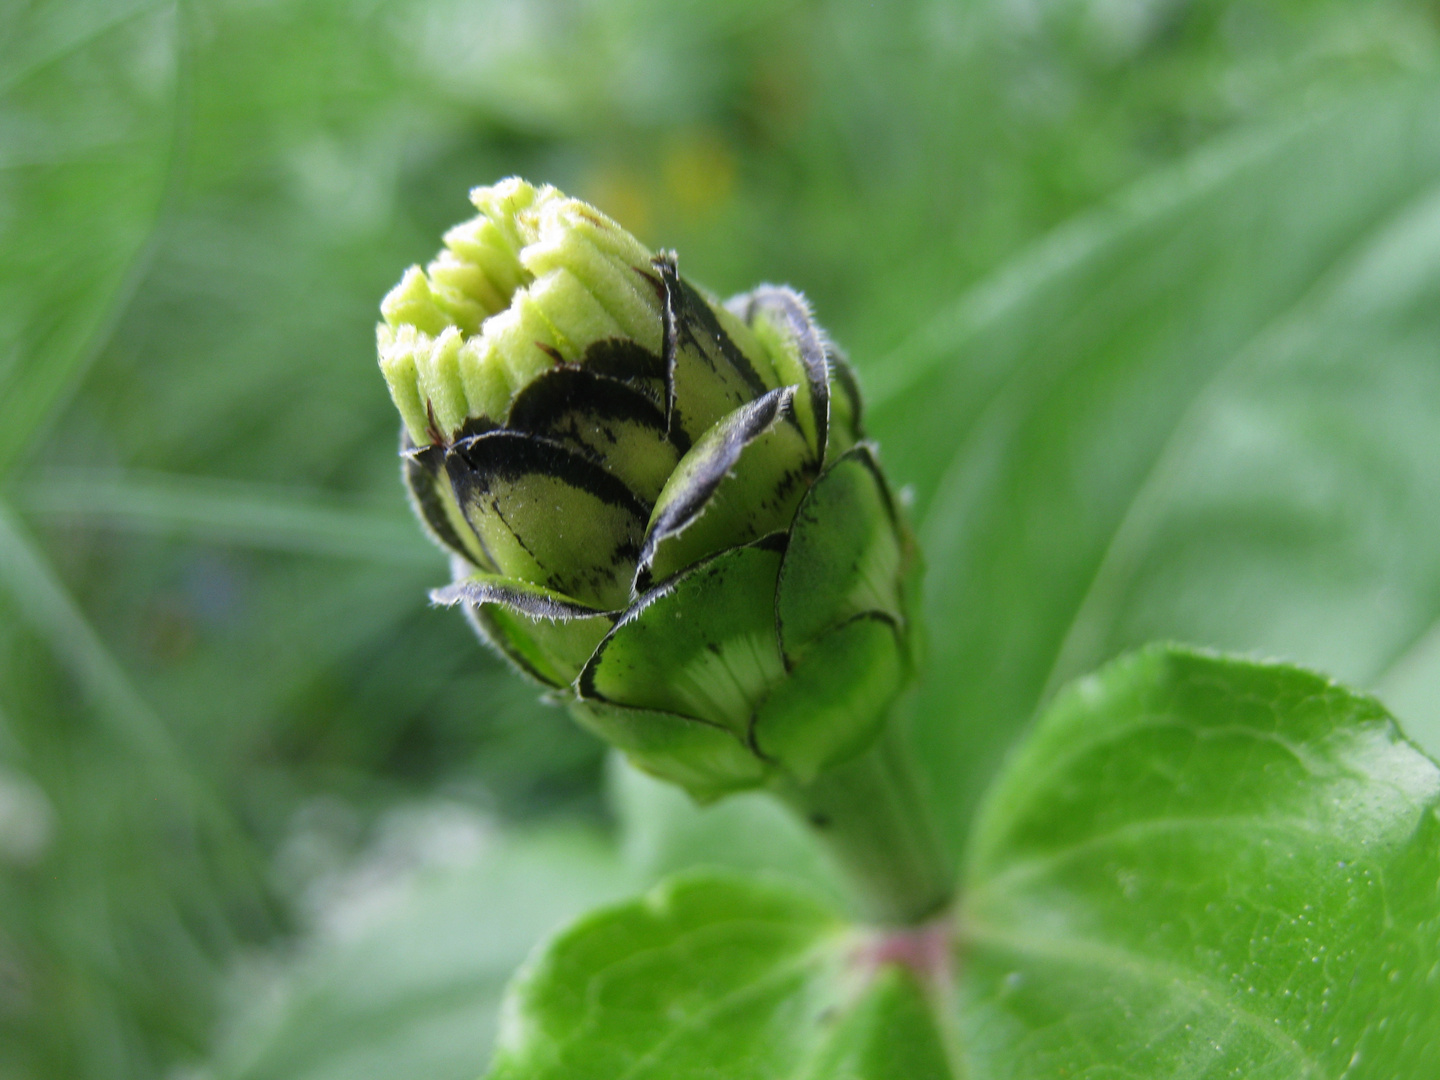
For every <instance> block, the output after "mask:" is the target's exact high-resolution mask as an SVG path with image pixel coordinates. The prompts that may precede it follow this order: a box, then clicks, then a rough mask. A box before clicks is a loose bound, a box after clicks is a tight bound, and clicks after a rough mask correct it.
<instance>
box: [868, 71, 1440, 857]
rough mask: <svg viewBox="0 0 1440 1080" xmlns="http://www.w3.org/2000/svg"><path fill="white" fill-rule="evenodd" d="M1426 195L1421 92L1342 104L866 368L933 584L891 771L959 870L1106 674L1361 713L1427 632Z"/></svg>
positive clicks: (1432, 456) (1146, 188)
mask: <svg viewBox="0 0 1440 1080" xmlns="http://www.w3.org/2000/svg"><path fill="white" fill-rule="evenodd" d="M1437 191H1440V114H1437V112H1436V110H1435V109H1434V87H1433V84H1429V83H1426V84H1423V85H1421V86H1419V87H1416V86H1414V85H1408V84H1396V85H1393V86H1391V87H1389V88H1386V89H1382V90H1375V89H1372V90H1369V91H1366V92H1363V93H1354V94H1352V95H1350V96H1349V97H1348V98H1347V99H1345V100H1343V101H1338V102H1331V103H1330V104H1329V105H1327V106H1326V107H1325V108H1324V109H1321V110H1318V111H1315V112H1312V113H1311V114H1309V115H1308V116H1306V117H1304V118H1302V119H1287V120H1285V121H1283V122H1277V123H1271V124H1265V125H1257V126H1255V127H1254V128H1252V129H1251V130H1249V131H1247V132H1244V133H1242V134H1241V135H1239V136H1235V137H1231V138H1227V139H1225V140H1223V141H1221V142H1219V143H1217V144H1216V145H1213V146H1211V147H1210V148H1208V149H1206V150H1205V151H1203V152H1201V153H1199V154H1197V155H1195V156H1194V157H1193V158H1192V159H1191V160H1189V161H1186V162H1184V163H1183V164H1182V165H1181V166H1180V167H1178V168H1176V169H1174V170H1172V171H1169V172H1168V173H1165V174H1160V175H1157V176H1155V177H1153V178H1151V179H1150V180H1148V181H1146V182H1145V183H1143V184H1141V185H1139V186H1138V187H1137V188H1135V189H1134V190H1133V191H1131V192H1130V193H1128V194H1127V195H1125V196H1124V197H1123V198H1121V199H1118V200H1116V201H1115V202H1114V203H1113V204H1112V205H1110V206H1106V207H1102V208H1101V209H1100V210H1098V211H1096V212H1095V213H1093V214H1090V215H1087V216H1086V217H1084V218H1082V219H1080V220H1078V221H1076V222H1074V223H1072V224H1071V225H1070V226H1067V227H1066V228H1064V229H1061V230H1059V231H1058V232H1057V233H1056V234H1055V235H1054V236H1053V237H1052V238H1050V240H1048V241H1047V242H1046V243H1044V244H1042V245H1041V246H1040V247H1039V249H1038V250H1036V251H1035V252H1033V253H1031V255H1030V256H1028V257H1026V258H1023V259H1020V260H1017V261H1016V262H1015V263H1014V264H1013V265H1011V266H1010V267H1007V268H1006V269H1005V270H1003V271H1002V272H1001V273H1000V274H998V275H996V277H995V278H994V279H993V280H992V281H991V282H989V283H987V284H986V285H985V286H983V287H981V288H979V289H976V290H974V291H973V292H972V293H970V294H969V295H968V296H966V297H965V298H964V299H963V301H962V302H961V303H960V304H959V305H957V307H956V308H955V309H954V310H953V311H951V312H950V313H948V314H947V315H946V316H945V317H943V318H942V319H941V320H939V321H938V322H937V323H936V324H935V325H934V326H932V327H931V328H930V329H928V330H927V331H925V332H924V333H922V334H921V335H919V336H918V337H917V338H916V339H915V340H914V341H912V342H911V343H910V344H909V345H908V346H907V347H906V348H905V349H903V350H902V351H901V352H900V353H897V354H896V355H895V356H894V357H892V359H891V361H890V363H889V365H887V366H885V367H884V368H882V370H881V371H879V372H877V375H876V378H874V379H873V380H872V384H878V386H877V389H878V390H879V391H880V393H879V394H878V396H877V399H876V400H875V401H874V402H873V404H874V408H872V410H871V412H870V426H871V429H872V430H873V431H874V432H875V433H876V435H877V436H878V437H879V439H880V442H881V444H882V445H883V447H884V449H885V452H886V464H887V470H888V471H889V473H890V475H891V476H893V477H894V478H895V479H896V481H897V482H899V483H906V484H913V485H914V486H915V491H916V496H917V501H918V505H919V506H920V508H921V510H922V513H923V517H922V522H923V525H922V530H921V533H922V544H921V547H922V550H923V551H924V553H925V557H926V561H927V565H928V566H929V568H930V570H929V573H928V576H927V582H926V589H925V596H926V601H927V607H928V611H929V619H928V624H929V630H930V631H931V636H930V651H929V660H928V676H927V678H926V680H925V685H924V686H923V687H922V689H921V692H920V694H919V695H918V696H917V700H916V707H915V713H914V716H915V725H916V726H915V736H916V744H917V748H918V749H919V752H920V756H921V759H922V760H923V761H924V762H925V764H926V766H927V768H928V769H929V770H930V774H931V783H932V787H933V788H934V789H935V790H937V791H941V790H943V791H953V792H957V793H958V797H957V798H955V799H954V800H953V801H950V802H949V803H948V804H947V805H946V806H945V807H943V812H944V813H945V815H946V817H947V832H948V834H949V835H950V837H951V839H952V842H953V843H955V844H956V845H957V847H958V845H959V844H960V843H961V841H962V838H963V837H964V835H965V831H966V822H967V820H968V818H969V815H970V814H971V813H972V812H973V807H974V805H975V801H976V800H977V799H978V797H979V794H980V792H981V791H983V790H984V784H985V781H986V779H987V778H988V777H989V776H990V775H992V774H993V772H994V770H995V768H996V767H997V765H998V763H999V761H1000V759H1001V756H1002V754H1003V751H1004V748H1005V747H1006V746H1007V745H1008V744H1009V743H1010V742H1011V741H1012V740H1013V739H1014V737H1015V735H1016V733H1017V732H1018V731H1019V730H1020V729H1021V727H1022V725H1024V724H1025V723H1026V722H1027V721H1028V720H1029V719H1030V718H1031V717H1032V716H1033V715H1034V713H1035V711H1036V710H1037V708H1039V707H1040V706H1041V705H1042V704H1043V702H1044V701H1045V699H1046V698H1047V696H1048V695H1049V694H1052V693H1053V692H1054V690H1055V689H1056V688H1057V687H1058V686H1059V685H1061V684H1062V683H1063V682H1064V681H1065V680H1067V679H1069V678H1072V677H1074V676H1075V675H1077V674H1079V673H1081V672H1083V671H1087V670H1090V669H1092V668H1093V667H1094V666H1095V665H1096V664H1098V663H1100V662H1102V661H1104V660H1106V659H1108V658H1110V657H1112V656H1114V655H1116V654H1117V653H1118V652H1119V651H1122V650H1123V649H1126V648H1130V647H1134V646H1135V645H1138V644H1140V643H1142V642H1144V641H1147V640H1155V639H1168V638H1176V639H1181V640H1197V641H1201V642H1203V643H1206V644H1210V645H1215V646H1217V647H1223V648H1228V649H1244V650H1251V649H1256V650H1261V651H1264V652H1265V653H1267V654H1271V655H1282V656H1287V657H1292V658H1295V659H1297V660H1300V661H1303V662H1305V663H1309V664H1313V665H1316V666H1319V667H1324V668H1326V669H1328V670H1333V671H1335V672H1336V674H1337V675H1338V676H1340V677H1341V678H1344V679H1346V680H1347V681H1350V682H1352V683H1354V684H1356V685H1360V686H1372V685H1375V684H1376V683H1377V682H1379V681H1381V680H1382V679H1383V678H1385V676H1386V673H1387V671H1388V670H1389V668H1390V667H1391V666H1392V665H1394V664H1395V663H1396V662H1397V661H1399V660H1400V658H1402V657H1403V656H1404V655H1405V653H1406V652H1407V650H1409V649H1410V648H1411V647H1412V646H1413V645H1414V644H1415V643H1416V642H1417V641H1420V640H1422V638H1423V637H1424V635H1425V633H1426V632H1427V629H1428V628H1429V627H1431V626H1432V625H1434V623H1435V621H1436V619H1437V616H1440V606H1437V600H1436V598H1437V597H1440V548H1437V546H1436V545H1435V544H1434V543H1433V542H1432V539H1431V538H1433V537H1434V536H1435V535H1437V533H1440V499H1437V497H1436V487H1435V484H1434V483H1433V478H1434V476H1435V475H1436V472H1437V469H1440V457H1437V449H1436V446H1437V444H1436V442H1435V440H1434V438H1433V421H1432V419H1431V418H1433V417H1434V416H1435V415H1437V414H1440V380H1437V378H1436V374H1435V373H1436V366H1435V363H1434V342H1435V340H1436V336H1437V334H1440V302H1437V301H1440V257H1437V255H1436V252H1437V251H1440V245H1437V244H1436V243H1434V242H1433V239H1432V238H1433V237H1434V236H1435V230H1436V224H1435V223H1436V221H1437V220H1440V218H1437V214H1436V210H1435V208H1436V206H1437V202H1436V200H1437ZM937 446H945V447H948V448H950V451H949V453H947V454H937V453H936V452H935V448H936V447H937ZM1432 670H1433V668H1432ZM1435 685H1436V684H1435V683H1434V682H1424V683H1422V686H1423V687H1424V688H1425V689H1424V690H1423V691H1422V690H1419V688H1417V690H1416V691H1415V692H1412V694H1411V695H1410V697H1411V700H1425V699H1428V700H1431V701H1433V700H1440V695H1437V694H1436V693H1435V692H1434V690H1433V687H1434V686H1435ZM1437 730H1440V728H1437ZM1437 745H1440V744H1437Z"/></svg>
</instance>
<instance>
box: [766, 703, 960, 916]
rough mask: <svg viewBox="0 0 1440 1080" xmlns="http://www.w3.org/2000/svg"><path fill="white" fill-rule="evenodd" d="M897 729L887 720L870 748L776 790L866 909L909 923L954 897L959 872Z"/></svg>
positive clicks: (866, 912) (931, 912) (875, 913)
mask: <svg viewBox="0 0 1440 1080" xmlns="http://www.w3.org/2000/svg"><path fill="white" fill-rule="evenodd" d="M898 729H899V725H898V724H895V723H893V722H892V723H889V724H886V725H885V729H884V732H883V733H882V734H881V736H880V737H879V738H878V739H876V740H875V742H874V743H873V744H872V745H871V746H870V748H869V749H868V750H866V751H865V752H864V753H862V754H860V755H858V756H857V757H853V758H851V759H850V760H849V761H845V762H842V763H841V764H839V765H837V766H835V767H834V768H831V769H827V770H825V771H824V772H822V773H821V775H820V776H818V777H817V778H816V779H815V781H814V782H813V783H810V784H806V785H800V784H795V783H793V782H781V783H777V784H776V785H775V786H774V791H775V793H776V795H778V796H779V798H780V799H781V800H782V801H783V802H784V803H785V804H786V805H788V806H789V807H790V808H791V810H793V811H794V812H795V813H797V814H799V815H800V817H801V818H802V819H803V820H804V821H805V822H806V823H807V824H809V825H810V827H811V829H812V831H813V832H814V834H815V835H816V836H817V837H818V838H819V839H820V841H821V843H822V844H823V845H824V846H825V847H826V848H827V849H828V850H829V852H830V854H831V857H832V858H833V859H834V860H835V861H836V862H837V863H838V864H839V865H840V866H841V868H842V869H843V870H844V871H845V872H846V876H847V877H849V879H850V880H851V882H852V884H853V885H854V887H855V889H856V891H857V892H858V893H859V897H860V900H861V901H862V903H863V905H864V908H865V915H866V916H867V917H868V918H870V919H871V920H873V921H875V922H877V923H883V924H889V925H902V926H908V925H913V924H915V923H919V922H923V921H924V920H925V919H927V918H929V917H930V916H932V915H934V914H935V913H936V912H938V911H939V910H940V909H941V908H943V907H944V906H945V905H946V904H947V903H949V901H950V898H951V895H952V894H953V891H954V877H953V874H952V872H951V868H950V860H949V858H948V856H947V854H946V851H945V846H944V844H943V843H942V842H941V840H940V837H939V834H938V832H937V831H936V828H935V824H934V821H933V819H932V818H931V815H930V810H929V807H928V806H927V805H926V803H925V800H924V797H923V796H922V794H921V791H920V787H919V784H918V783H917V781H916V778H915V774H914V771H913V768H912V766H911V764H910V757H909V754H908V751H907V748H906V747H905V746H904V744H903V740H902V738H901V732H900V731H899V730H898Z"/></svg>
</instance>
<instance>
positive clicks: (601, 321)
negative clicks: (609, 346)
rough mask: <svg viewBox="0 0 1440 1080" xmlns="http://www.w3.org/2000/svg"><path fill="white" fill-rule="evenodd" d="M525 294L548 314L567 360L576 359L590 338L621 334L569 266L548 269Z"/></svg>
mask: <svg viewBox="0 0 1440 1080" xmlns="http://www.w3.org/2000/svg"><path fill="white" fill-rule="evenodd" d="M526 295H527V297H528V298H529V301H530V303H531V304H533V305H534V307H535V308H536V309H538V311H539V312H540V313H541V315H542V316H545V317H547V318H548V322H549V329H550V332H551V333H552V335H553V336H554V338H555V347H556V348H558V349H559V350H560V355H561V356H563V357H564V358H565V360H566V362H567V363H572V364H573V363H578V362H579V361H580V359H581V358H582V357H583V356H584V354H585V350H586V349H587V348H588V347H589V346H590V344H591V343H592V342H596V341H604V340H605V339H606V338H613V337H618V336H619V335H620V332H621V331H620V324H619V323H617V322H616V321H615V320H614V319H613V318H612V317H611V316H610V313H609V312H608V311H606V310H605V309H604V308H603V307H601V306H600V301H599V300H597V299H596V298H595V294H594V293H592V292H591V291H590V290H589V289H587V288H586V287H585V285H584V284H583V283H582V282H581V281H580V279H579V278H577V277H576V276H575V275H574V274H572V273H570V271H569V270H566V269H563V268H561V269H556V270H551V271H550V272H549V273H547V274H545V275H543V276H542V277H540V278H537V279H536V281H535V284H534V285H531V286H530V288H529V289H527V290H526ZM557 313H559V314H558V315H557ZM551 316H555V317H551Z"/></svg>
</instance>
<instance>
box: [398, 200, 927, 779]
mask: <svg viewBox="0 0 1440 1080" xmlns="http://www.w3.org/2000/svg"><path fill="white" fill-rule="evenodd" d="M471 197H472V200H473V201H474V203H475V205H476V207H477V208H478V209H479V211H480V213H479V216H477V217H476V218H475V219H473V220H472V221H469V222H467V223H465V224H463V225H460V226H457V227H456V228H454V229H452V230H451V231H450V232H448V233H447V234H446V236H445V247H444V249H443V250H442V251H441V252H440V254H439V255H438V256H437V257H436V258H435V260H434V261H433V262H431V263H430V264H429V266H428V267H426V268H425V269H424V270H422V269H420V268H419V267H412V268H411V269H410V270H409V271H407V272H406V274H405V276H404V277H403V278H402V280H401V281H400V284H399V285H397V286H396V287H395V288H394V289H393V290H392V291H391V292H390V294H389V295H388V296H387V297H386V298H385V301H384V303H383V304H382V307H381V310H382V312H383V313H384V316H385V321H384V323H382V324H381V325H380V327H379V331H378V338H379V350H380V366H381V369H382V370H383V372H384V374H385V378H386V380H387V382H388V383H389V385H390V391H391V395H392V396H393V398H394V399H395V403H396V405H397V407H398V408H399V410H400V413H401V415H402V417H403V418H404V422H405V434H404V450H403V456H404V461H405V465H404V472H405V478H406V481H407V483H408V485H409V487H410V490H411V493H412V495H413V497H414V502H415V506H416V509H417V511H418V512H419V514H420V515H421V517H422V518H423V519H424V520H425V522H426V524H427V525H428V526H429V528H430V531H431V532H432V533H433V534H434V536H435V537H436V539H437V540H439V541H440V542H441V543H443V544H444V546H445V547H446V548H448V549H449V550H450V551H451V552H452V554H453V556H454V574H455V580H454V582H453V583H452V584H451V585H450V586H448V587H447V588H444V589H440V590H438V591H437V592H436V593H435V594H434V596H435V599H436V601H437V602H440V603H445V604H455V603H463V604H464V605H465V607H466V609H467V610H468V611H469V612H470V614H471V615H472V617H473V619H474V622H475V624H476V626H477V627H478V628H479V630H480V632H481V633H482V634H483V635H484V637H485V638H486V639H487V640H489V641H490V642H491V643H492V644H494V646H495V647H496V648H497V649H498V650H499V651H500V652H501V653H503V654H504V655H505V656H506V657H508V658H509V659H510V660H511V661H512V662H513V663H514V664H515V665H516V666H517V667H519V668H520V669H521V670H522V671H524V672H525V673H526V674H528V675H530V676H531V677H533V678H534V679H536V680H538V681H540V682H542V683H544V684H545V685H547V686H549V687H550V688H552V689H553V690H554V691H555V693H556V694H557V695H558V696H560V697H563V698H564V699H566V700H567V701H568V702H569V703H570V704H571V707H572V711H573V712H574V714H575V716H576V717H577V718H578V719H579V720H580V722H581V723H582V724H584V725H585V726H587V727H589V728H590V729H591V730H593V731H595V732H597V733H598V734H600V735H601V736H603V737H604V738H605V739H607V740H608V741H609V742H611V743H612V744H613V745H615V746H617V747H619V748H620V749H621V750H623V751H624V752H625V753H626V754H627V755H628V756H629V757H630V759H631V760H632V761H634V762H635V763H636V764H637V765H639V766H640V767H641V768H644V769H646V770H648V771H650V772H652V773H655V774H656V775H659V776H662V777H664V778H666V779H669V780H672V781H674V782H676V783H679V784H681V785H683V786H684V787H686V788H687V789H689V790H690V791H691V792H692V793H693V794H694V795H696V796H697V797H700V798H711V797H715V796H717V795H720V794H723V793H725V792H728V791H734V790H739V789H744V788H749V787H755V786H758V785H761V784H765V783H767V782H770V781H772V780H785V781H790V782H800V783H809V782H810V781H811V780H813V779H814V777H815V776H816V775H817V774H818V773H819V772H820V771H821V770H823V769H825V768H827V767H828V766H831V765H834V764H837V763H839V762H840V761H843V760H845V759H847V758H850V757H853V756H854V755H856V754H858V753H859V752H860V751H862V750H864V749H865V748H866V747H868V746H869V745H870V744H871V743H872V742H873V741H874V739H875V737H876V735H877V733H878V732H879V730H880V728H881V727H882V725H883V721H884V717H885V714H886V711H887V709H888V706H889V705H890V703H891V701H892V700H893V698H894V697H895V695H896V694H897V693H898V692H899V690H900V689H901V688H902V686H903V685H904V684H905V682H906V681H907V677H908V673H909V670H910V668H911V661H912V657H911V651H912V643H911V635H910V629H909V623H908V621H907V618H906V614H905V602H904V594H905V591H906V580H907V575H908V574H909V573H910V571H911V569H912V567H913V566H914V563H915V557H914V554H913V550H912V545H911V542H910V539H909V533H908V531H907V529H906V527H905V526H904V524H903V522H902V521H901V519H900V517H899V515H898V514H897V511H896V507H895V503H894V500H893V499H892V497H891V495H890V492H889V489H888V487H887V485H886V482H885V479H884V477H883V476H882V474H881V472H880V470H879V468H878V466H877V464H876V460H875V454H874V448H873V447H872V446H871V445H870V444H868V443H866V442H865V441H864V436H863V433H862V430H861V427H860V403H859V398H858V396H857V394H856V391H855V387H854V381H853V378H852V377H851V375H850V373H849V370H848V368H847V367H846V365H845V362H844V361H843V359H842V358H841V357H840V356H839V355H838V354H837V352H836V351H835V349H834V348H833V347H832V346H831V345H830V344H829V343H828V342H827V340H826V338H825V335H824V332H823V331H822V330H821V329H820V328H819V326H818V325H817V324H816V323H815V321H814V319H813V317H812V316H811V314H810V310H809V307H808V306H807V305H806V303H805V301H804V299H803V298H802V297H800V296H799V295H798V294H797V293H795V292H793V291H792V290H790V289H787V288H783V287H777V286H770V285H765V286H761V287H760V288H758V289H756V290H755V291H754V292H751V293H747V294H744V295H741V296H736V297H733V298H731V299H730V300H729V301H727V302H726V303H724V304H721V303H719V302H717V301H715V300H714V299H712V298H711V297H709V296H708V295H706V294H705V293H703V292H701V291H699V290H698V289H696V288H695V287H693V286H692V285H690V284H689V283H688V282H686V281H685V280H684V279H683V278H681V277H680V275H679V273H678V271H677V269H676V260H675V256H674V255H672V254H659V255H654V254H652V253H651V252H649V251H648V250H646V249H645V248H644V247H643V246H642V245H641V244H640V243H639V242H638V241H637V240H636V239H635V238H634V237H632V236H631V235H630V234H628V233H627V232H625V231H624V230H623V229H621V228H620V227H619V226H618V225H616V224H615V223H614V222H612V221H610V220H609V219H608V218H606V217H604V216H603V215H601V214H600V213H599V212H597V211H596V210H595V209H594V208H592V207H590V206H588V205H586V204H585V203H582V202H579V201H578V200H575V199H570V198H567V197H565V196H564V195H562V194H561V193H560V192H558V191H556V190H555V189H554V188H550V187H541V188H537V187H533V186H531V185H529V184H526V183H525V182H523V181H521V180H518V179H511V180H506V181H504V182H502V183H500V184H497V185H495V186H494V187H489V188H479V189H477V190H476V191H474V192H473V193H472V196H471Z"/></svg>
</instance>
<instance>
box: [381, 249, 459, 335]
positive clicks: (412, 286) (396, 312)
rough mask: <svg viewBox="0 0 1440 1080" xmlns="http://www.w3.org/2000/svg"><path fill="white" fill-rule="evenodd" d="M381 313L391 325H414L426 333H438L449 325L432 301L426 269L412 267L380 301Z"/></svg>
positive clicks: (443, 314) (433, 299)
mask: <svg viewBox="0 0 1440 1080" xmlns="http://www.w3.org/2000/svg"><path fill="white" fill-rule="evenodd" d="M380 314H381V315H383V316H385V321H386V322H387V323H389V324H390V325H391V326H395V327H400V326H413V327H415V329H417V330H420V331H423V332H424V333H427V334H438V333H440V331H441V330H444V329H445V327H447V326H449V325H450V320H449V318H448V317H447V316H446V315H445V313H444V312H443V311H442V310H440V308H439V306H438V305H436V303H435V297H434V296H433V295H432V294H431V292H430V280H429V279H428V278H427V277H426V276H425V271H423V270H421V269H420V267H418V266H412V267H410V269H409V270H406V271H405V274H404V276H403V277H401V278H400V284H398V285H396V286H395V287H394V288H393V289H391V290H390V291H389V292H388V293H386V294H385V299H384V300H381V301H380Z"/></svg>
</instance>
